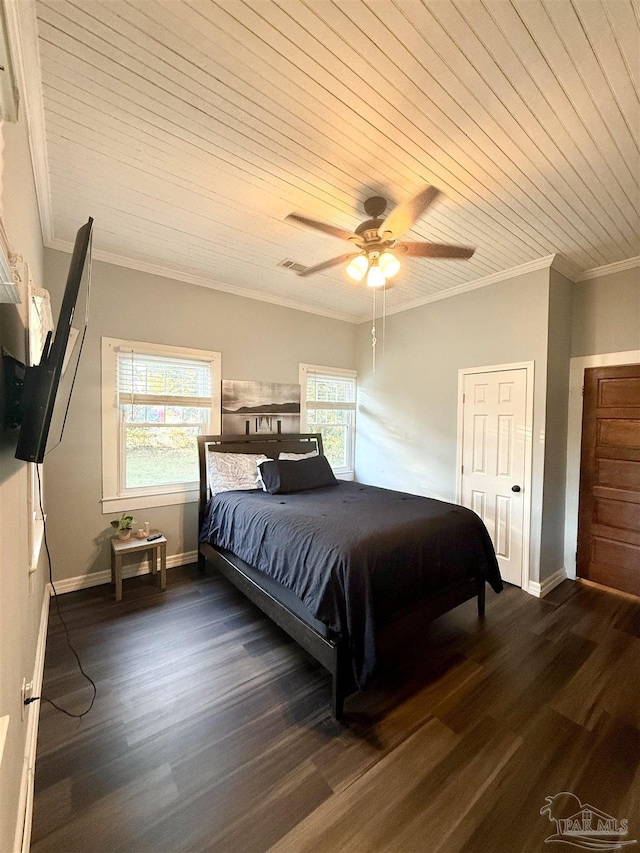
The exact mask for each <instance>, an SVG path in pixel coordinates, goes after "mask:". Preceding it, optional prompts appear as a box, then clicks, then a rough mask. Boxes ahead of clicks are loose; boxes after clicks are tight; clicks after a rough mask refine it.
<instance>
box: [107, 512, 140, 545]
mask: <svg viewBox="0 0 640 853" xmlns="http://www.w3.org/2000/svg"><path fill="white" fill-rule="evenodd" d="M133 521H134V518H133V516H132V515H127V513H126V512H123V513H122V515H121V516H120V518H116V519H115V521H112V522H111V526H112V527H115V529H116V530H117V531H118V539H122V541H123V542H124V541H126V540H127V539H129V538H130V536H131V528H132V527H133Z"/></svg>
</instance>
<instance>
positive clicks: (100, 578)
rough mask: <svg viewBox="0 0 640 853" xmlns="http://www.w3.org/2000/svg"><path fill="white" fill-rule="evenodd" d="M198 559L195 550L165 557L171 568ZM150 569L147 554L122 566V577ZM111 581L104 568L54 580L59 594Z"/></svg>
mask: <svg viewBox="0 0 640 853" xmlns="http://www.w3.org/2000/svg"><path fill="white" fill-rule="evenodd" d="M197 559H198V552H197V551H185V553H184V554H171V555H170V556H168V557H167V568H168V569H173V568H174V567H175V566H185V565H187V563H195V562H196V560H197ZM150 571H151V566H150V563H149V557H148V555H147V556H146V557H144V558H143V559H142V561H141V562H140V563H137V564H134V565H131V566H123V567H122V577H123V578H133V577H136V576H137V575H148V574H149V572H150ZM110 582H111V569H105V570H104V571H102V572H89V574H86V575H77V576H76V577H74V578H63V579H62V580H59V581H55V582H54V583H55V587H56V592H57V593H59V594H62V593H65V592H74V591H75V590H76V589H88V588H89V587H91V586H101V585H102V584H103V583H110Z"/></svg>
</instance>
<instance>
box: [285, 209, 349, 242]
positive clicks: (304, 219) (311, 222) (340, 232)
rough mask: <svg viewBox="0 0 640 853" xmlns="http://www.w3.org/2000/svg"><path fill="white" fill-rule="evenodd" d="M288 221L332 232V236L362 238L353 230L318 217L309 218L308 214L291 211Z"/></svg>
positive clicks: (287, 217)
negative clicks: (319, 219) (331, 223)
mask: <svg viewBox="0 0 640 853" xmlns="http://www.w3.org/2000/svg"><path fill="white" fill-rule="evenodd" d="M285 219H286V220H287V222H296V223H297V224H298V225H305V226H306V227H307V228H313V229H315V230H316V231H324V233H325V234H331V236H332V237H339V238H340V239H341V240H353V239H354V238H355V239H356V240H360V238H359V237H358V235H357V234H354V233H353V232H352V231H347V230H346V228H338V226H337V225H329V224H328V223H327V222H319V221H318V220H317V219H309V217H308V216H300V214H299V213H290V214H289V215H288V216H285Z"/></svg>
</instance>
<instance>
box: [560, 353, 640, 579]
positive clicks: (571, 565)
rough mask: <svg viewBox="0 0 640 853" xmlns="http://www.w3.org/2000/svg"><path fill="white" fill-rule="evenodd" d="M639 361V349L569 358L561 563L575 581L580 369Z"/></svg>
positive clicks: (619, 365)
mask: <svg viewBox="0 0 640 853" xmlns="http://www.w3.org/2000/svg"><path fill="white" fill-rule="evenodd" d="M636 363H640V349H637V350H627V351H626V352H605V353H601V354H600V355H584V356H577V357H575V358H572V359H571V361H570V363H569V364H570V366H569V412H568V419H567V478H566V481H565V509H564V566H565V569H566V572H567V577H568V578H570V579H571V580H575V579H576V577H577V572H576V553H577V550H578V502H579V498H580V448H581V445H582V409H583V398H582V390H583V388H584V372H585V370H586V369H587V368H588V367H623V366H624V365H625V364H636Z"/></svg>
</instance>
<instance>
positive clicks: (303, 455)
mask: <svg viewBox="0 0 640 853" xmlns="http://www.w3.org/2000/svg"><path fill="white" fill-rule="evenodd" d="M317 455H318V451H317V450H312V451H311V453H281V454H280V455H279V456H278V459H289V460H290V461H292V462H297V461H298V460H299V459H310V458H311V457H312V456H317ZM297 470H298V469H297V468H296V471H297Z"/></svg>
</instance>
